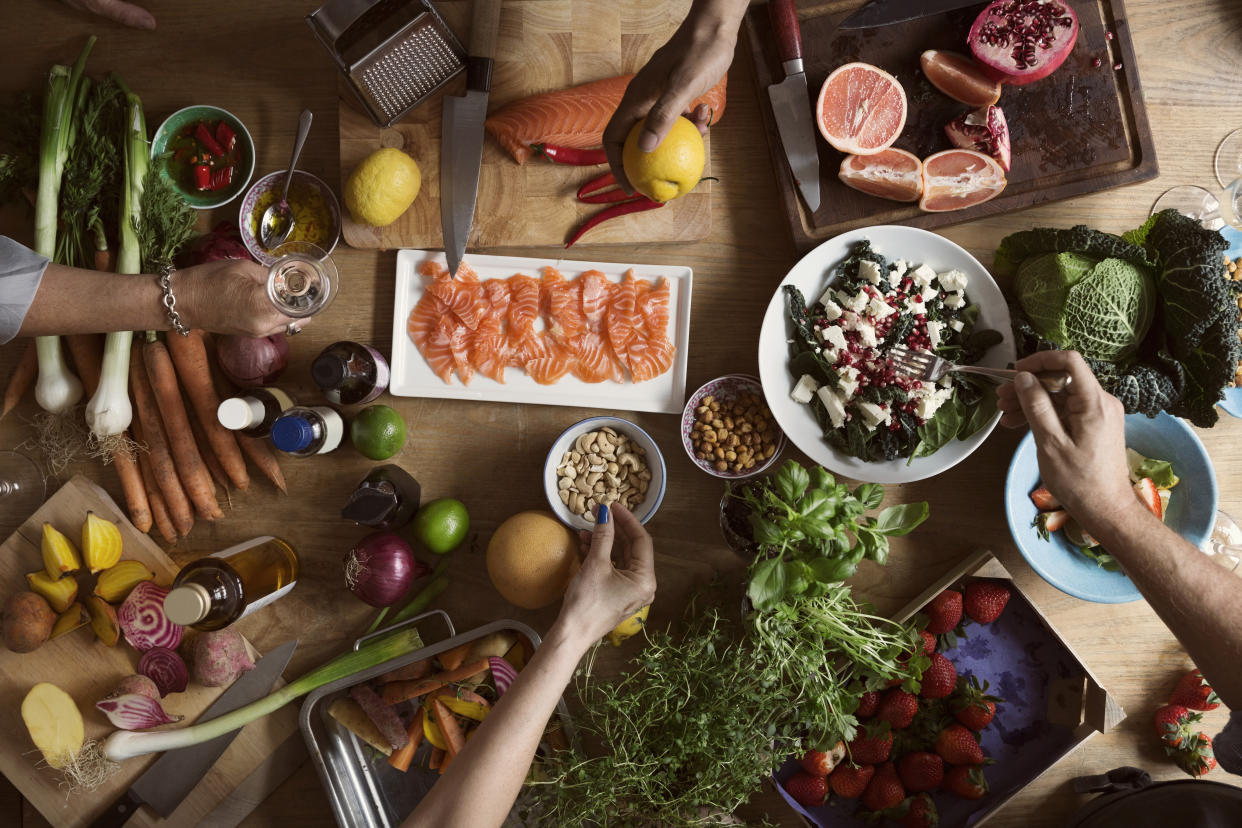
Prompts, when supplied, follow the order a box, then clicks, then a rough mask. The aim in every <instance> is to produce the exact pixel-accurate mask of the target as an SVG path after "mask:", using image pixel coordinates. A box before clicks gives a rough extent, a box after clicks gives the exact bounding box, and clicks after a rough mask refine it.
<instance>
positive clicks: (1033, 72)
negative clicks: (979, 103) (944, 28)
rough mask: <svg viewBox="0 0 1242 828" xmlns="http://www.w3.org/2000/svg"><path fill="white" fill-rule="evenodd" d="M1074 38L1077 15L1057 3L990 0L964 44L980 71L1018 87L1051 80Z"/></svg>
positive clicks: (1031, 0) (1045, 0)
mask: <svg viewBox="0 0 1242 828" xmlns="http://www.w3.org/2000/svg"><path fill="white" fill-rule="evenodd" d="M1077 38H1078V15H1076V14H1074V11H1073V9H1071V8H1070V7H1069V6H1068V5H1066V4H1065V3H1064V2H1062V0H993V2H992V3H990V4H989V5H988V7H987V8H985V9H984V10H983V11H982V12H980V13H979V16H978V17H977V18H975V22H974V25H972V26H971V27H970V34H969V35H967V36H966V43H967V44H968V45H969V46H970V51H971V52H972V53H973V54H974V56H975V59H976V60H978V61H979V62H980V63H981V64H983V66H984V69H985V71H987V73H988V74H989V75H991V76H992V77H993V78H995V79H996V80H999V81H1000V82H1001V83H1008V84H1013V85H1015V86H1021V85H1023V84H1027V83H1032V82H1034V81H1037V80H1039V79H1040V78H1046V77H1048V76H1049V75H1051V74H1052V73H1053V72H1054V71H1056V68H1057V67H1058V66H1060V65H1061V64H1062V63H1064V62H1065V59H1066V58H1067V57H1069V53H1070V50H1071V49H1073V48H1074V41H1075V40H1077Z"/></svg>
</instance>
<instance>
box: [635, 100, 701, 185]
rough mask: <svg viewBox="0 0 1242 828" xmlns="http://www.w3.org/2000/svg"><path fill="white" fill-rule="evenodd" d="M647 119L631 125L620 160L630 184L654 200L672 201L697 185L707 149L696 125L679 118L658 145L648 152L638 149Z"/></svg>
mask: <svg viewBox="0 0 1242 828" xmlns="http://www.w3.org/2000/svg"><path fill="white" fill-rule="evenodd" d="M645 123H646V121H645V120H644V121H639V122H638V123H636V124H634V128H633V129H631V130H630V134H629V136H628V137H626V139H625V147H624V149H623V150H622V151H621V162H622V165H623V166H624V167H625V175H626V177H627V178H629V179H630V184H632V185H633V187H634V189H636V190H638V192H640V193H642V194H643V195H645V196H647V198H650V199H651V200H653V201H671V200H672V199H674V198H677V197H678V196H683V195H685V194H686V193H688V192H690V191H691V190H693V189H694V188H695V187H696V186H698V183H699V179H701V178H702V177H703V167H704V165H705V164H706V163H707V151H706V148H705V147H704V146H703V136H702V135H700V134H699V130H698V128H697V127H696V126H695V125H694V124H692V123H690V122H689V121H688V120H686V119H685V118H678V119H677V121H676V123H674V124H673V128H672V129H670V130H669V132H668V135H666V136H664V140H663V141H661V142H660V146H658V147H656V148H655V149H654V150H652V151H651V152H643V151H642V150H640V149H639V148H638V136H639V135H641V134H642V132H643V125H644V124H645Z"/></svg>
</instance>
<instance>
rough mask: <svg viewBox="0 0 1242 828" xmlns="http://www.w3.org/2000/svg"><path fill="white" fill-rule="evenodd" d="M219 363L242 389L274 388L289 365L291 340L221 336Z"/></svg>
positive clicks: (274, 337) (217, 354)
mask: <svg viewBox="0 0 1242 828" xmlns="http://www.w3.org/2000/svg"><path fill="white" fill-rule="evenodd" d="M216 361H217V362H218V363H219V364H220V370H221V371H223V372H224V375H225V376H226V377H228V378H229V379H230V380H231V381H232V382H233V383H234V384H235V385H237V386H239V387H241V388H257V387H259V386H260V385H271V384H272V383H273V382H275V381H276V379H277V378H278V377H279V376H280V375H281V374H283V373H284V371H285V366H286V365H288V364H289V339H288V337H286V336H285V335H284V334H282V333H280V334H272V335H271V336H261V337H250V336H218V337H216Z"/></svg>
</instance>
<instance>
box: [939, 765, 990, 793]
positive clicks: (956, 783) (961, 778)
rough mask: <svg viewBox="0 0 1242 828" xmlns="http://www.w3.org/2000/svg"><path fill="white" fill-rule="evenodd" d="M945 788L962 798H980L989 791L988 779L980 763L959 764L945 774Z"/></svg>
mask: <svg viewBox="0 0 1242 828" xmlns="http://www.w3.org/2000/svg"><path fill="white" fill-rule="evenodd" d="M944 789H945V790H946V791H948V792H949V793H951V794H953V795H954V796H960V797H961V798H962V799H980V798H982V797H983V795H984V794H985V793H987V792H988V781H987V780H986V779H984V778H983V768H981V767H980V766H979V765H958V766H957V767H955V768H949V770H948V772H947V773H946V774H945V775H944Z"/></svg>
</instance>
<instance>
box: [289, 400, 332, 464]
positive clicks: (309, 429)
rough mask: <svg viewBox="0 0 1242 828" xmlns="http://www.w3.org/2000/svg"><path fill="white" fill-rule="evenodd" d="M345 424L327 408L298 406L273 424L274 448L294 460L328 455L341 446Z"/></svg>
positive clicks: (323, 406)
mask: <svg viewBox="0 0 1242 828" xmlns="http://www.w3.org/2000/svg"><path fill="white" fill-rule="evenodd" d="M344 434H345V421H344V420H342V419H341V415H340V414H338V413H336V411H334V410H333V409H331V408H328V407H327V406H326V405H313V406H301V405H295V406H294V407H293V408H290V409H288V410H287V411H285V413H284V414H282V415H281V416H280V417H278V418H277V420H276V422H274V423H272V433H271V437H272V445H274V446H275V447H276V448H278V449H280V450H281V451H283V452H285V453H286V454H292V455H293V456H295V457H311V456H313V455H316V454H327V453H328V452H330V451H332V450H333V449H334V448H336V447H337V446H339V445H340V444H341V437H342V436H343V435H344Z"/></svg>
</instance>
